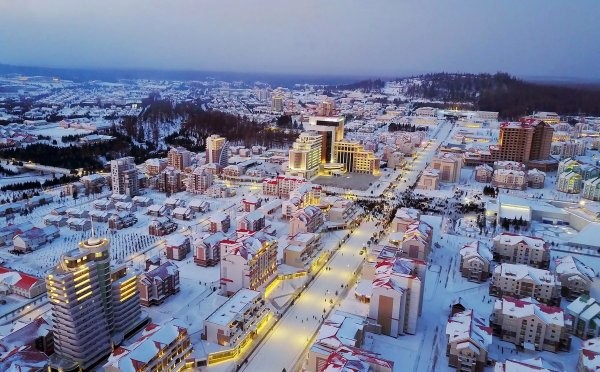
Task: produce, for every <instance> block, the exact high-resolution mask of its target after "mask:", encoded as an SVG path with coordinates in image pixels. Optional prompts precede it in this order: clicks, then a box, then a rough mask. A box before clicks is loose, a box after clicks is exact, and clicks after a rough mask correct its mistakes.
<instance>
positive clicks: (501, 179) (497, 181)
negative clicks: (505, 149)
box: [492, 169, 527, 190]
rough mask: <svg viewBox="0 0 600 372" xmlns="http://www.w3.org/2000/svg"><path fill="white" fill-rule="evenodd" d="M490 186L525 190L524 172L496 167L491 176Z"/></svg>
mask: <svg viewBox="0 0 600 372" xmlns="http://www.w3.org/2000/svg"><path fill="white" fill-rule="evenodd" d="M492 186H494V187H498V188H503V189H512V190H525V189H526V188H527V177H526V175H525V172H522V171H514V170H508V169H497V170H495V171H494V176H493V177H492Z"/></svg>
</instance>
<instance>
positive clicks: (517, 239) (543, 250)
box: [493, 232, 550, 269]
mask: <svg viewBox="0 0 600 372" xmlns="http://www.w3.org/2000/svg"><path fill="white" fill-rule="evenodd" d="M493 252H494V260H495V261H498V262H501V263H514V264H524V265H529V266H532V267H536V268H538V269H547V268H548V266H549V265H550V246H549V245H548V243H546V241H545V240H544V239H541V238H536V237H533V236H525V235H519V234H512V233H509V232H504V233H502V234H499V235H496V236H495V237H494V240H493Z"/></svg>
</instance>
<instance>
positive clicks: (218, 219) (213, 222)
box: [208, 212, 231, 234]
mask: <svg viewBox="0 0 600 372" xmlns="http://www.w3.org/2000/svg"><path fill="white" fill-rule="evenodd" d="M208 221H209V223H210V228H209V231H210V232H211V233H213V234H214V233H216V232H219V231H220V232H224V233H226V232H227V231H229V228H230V227H231V219H230V217H229V215H228V214H225V213H222V212H216V213H214V214H213V215H212V216H210V217H209V219H208Z"/></svg>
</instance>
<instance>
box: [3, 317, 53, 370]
mask: <svg viewBox="0 0 600 372" xmlns="http://www.w3.org/2000/svg"><path fill="white" fill-rule="evenodd" d="M0 350H1V352H2V354H1V356H0V371H11V372H12V371H15V372H17V371H18V372H20V371H23V372H25V371H29V372H43V371H46V370H47V365H48V360H49V357H48V356H49V355H51V354H53V353H54V339H53V334H52V327H51V326H50V324H48V322H47V321H46V320H44V318H42V317H39V318H36V319H34V320H33V321H32V322H31V323H28V324H27V325H25V326H23V327H22V328H18V329H16V330H14V331H13V330H12V329H11V332H10V333H9V334H7V335H6V336H4V337H2V339H0Z"/></svg>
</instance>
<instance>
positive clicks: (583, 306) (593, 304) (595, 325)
mask: <svg viewBox="0 0 600 372" xmlns="http://www.w3.org/2000/svg"><path fill="white" fill-rule="evenodd" d="M567 313H568V314H569V315H570V316H571V317H573V323H572V324H573V326H572V328H571V330H570V331H571V333H572V334H574V335H575V336H577V337H579V338H581V339H583V340H587V339H588V338H594V337H599V336H600V303H598V301H596V299H594V298H592V297H590V296H588V295H582V296H580V297H578V298H576V299H575V300H574V301H573V302H571V303H570V304H569V305H568V306H567Z"/></svg>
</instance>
